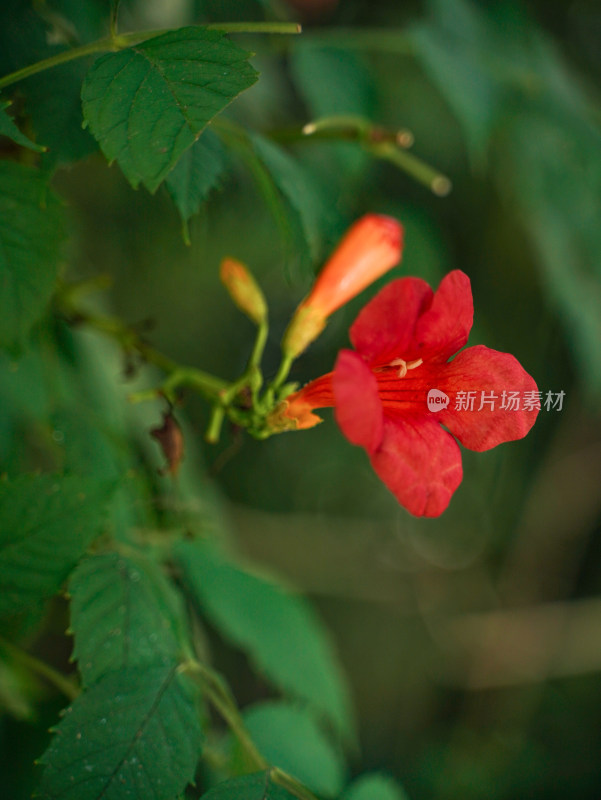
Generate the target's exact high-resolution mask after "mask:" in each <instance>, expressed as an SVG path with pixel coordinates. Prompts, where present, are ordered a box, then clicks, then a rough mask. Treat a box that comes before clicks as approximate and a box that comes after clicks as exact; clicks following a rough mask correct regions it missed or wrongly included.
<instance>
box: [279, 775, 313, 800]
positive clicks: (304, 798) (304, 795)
mask: <svg viewBox="0 0 601 800" xmlns="http://www.w3.org/2000/svg"><path fill="white" fill-rule="evenodd" d="M269 777H270V778H271V780H272V781H273V783H277V784H278V785H279V786H281V787H282V788H284V789H286V790H287V791H288V792H290V793H291V794H293V795H295V796H296V797H298V798H299V800H317V798H316V797H315V795H314V794H313V792H310V791H309V789H307V787H306V786H304V785H303V784H302V783H301V782H300V781H298V780H297V779H296V778H293V777H292V775H289V774H288V773H287V772H284V770H283V769H280V768H279V767H272V768H271V769H270V770H269Z"/></svg>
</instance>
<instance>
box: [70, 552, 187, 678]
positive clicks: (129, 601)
mask: <svg viewBox="0 0 601 800" xmlns="http://www.w3.org/2000/svg"><path fill="white" fill-rule="evenodd" d="M69 594H70V595H71V629H72V632H73V633H74V635H75V646H74V648H73V657H74V658H75V659H77V661H78V666H79V671H80V673H81V676H82V679H83V681H84V683H85V684H86V685H90V684H93V683H95V682H96V681H97V680H98V679H99V678H100V677H102V675H104V674H106V673H107V672H111V671H115V670H120V669H126V668H128V667H138V668H144V667H147V666H148V665H149V664H154V665H156V666H159V665H161V664H162V665H169V664H173V663H174V662H175V661H177V660H178V659H179V657H180V656H181V655H182V653H181V651H182V649H183V645H182V634H181V633H180V628H179V620H181V619H183V618H184V610H183V608H182V607H181V603H180V598H179V595H178V594H177V593H176V592H175V591H174V589H173V588H172V587H171V586H170V585H169V583H168V581H167V579H166V578H165V576H164V575H163V573H162V571H161V569H160V568H159V567H158V566H157V565H156V564H154V563H153V562H151V561H147V560H142V559H141V558H140V559H134V558H132V557H125V556H122V555H118V554H117V553H104V554H101V555H95V556H91V557H90V558H87V559H85V560H84V561H82V562H81V564H79V566H78V567H77V569H76V570H75V572H74V573H73V575H72V576H71V580H70V581H69Z"/></svg>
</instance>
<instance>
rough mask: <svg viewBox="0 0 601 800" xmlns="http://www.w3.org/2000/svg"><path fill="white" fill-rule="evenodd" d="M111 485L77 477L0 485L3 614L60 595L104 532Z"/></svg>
mask: <svg viewBox="0 0 601 800" xmlns="http://www.w3.org/2000/svg"><path fill="white" fill-rule="evenodd" d="M111 491H112V487H110V486H107V484H106V483H99V482H97V481H94V480H91V479H87V478H79V477H76V476H66V477H65V476H56V475H37V476H30V475H23V476H20V477H19V478H16V479H15V480H12V481H2V482H0V519H2V528H1V529H0V575H1V576H2V589H1V591H0V613H1V614H6V613H15V612H18V611H21V610H22V609H24V608H27V607H29V606H32V605H33V604H35V603H37V602H38V601H39V600H40V599H43V598H47V597H51V596H52V595H53V594H55V593H56V592H57V591H58V590H59V588H60V586H61V584H62V583H63V581H64V580H65V579H66V578H67V576H68V575H69V573H70V572H71V570H72V569H73V568H74V567H75V565H76V564H77V562H78V560H79V559H80V557H81V556H82V554H83V553H84V552H85V550H86V548H87V547H88V545H89V544H90V542H91V541H92V540H93V539H94V538H95V537H96V536H98V535H99V534H100V533H101V531H102V525H103V520H104V511H105V504H106V501H107V499H108V497H109V495H110V493H111Z"/></svg>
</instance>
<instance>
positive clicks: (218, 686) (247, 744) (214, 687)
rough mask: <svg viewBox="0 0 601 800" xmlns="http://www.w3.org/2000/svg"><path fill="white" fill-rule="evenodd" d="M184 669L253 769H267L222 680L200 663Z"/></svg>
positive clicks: (193, 662) (188, 663)
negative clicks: (230, 732)
mask: <svg viewBox="0 0 601 800" xmlns="http://www.w3.org/2000/svg"><path fill="white" fill-rule="evenodd" d="M183 668H184V670H185V671H188V672H190V673H192V675H193V676H194V677H196V678H197V679H198V681H199V683H200V684H201V686H202V688H203V690H204V692H205V694H206V695H207V697H208V698H209V700H210V701H211V703H212V704H213V706H214V707H215V709H216V710H217V711H218V712H219V714H220V715H221V717H222V718H223V720H224V722H225V723H226V724H227V726H228V728H229V729H230V730H231V731H232V733H233V734H234V736H235V737H236V739H237V740H238V742H239V743H240V745H241V747H242V749H243V750H244V752H245V753H246V755H247V756H248V758H249V759H250V761H251V764H252V765H253V767H255V768H256V769H257V770H264V769H267V767H268V764H267V761H266V760H265V759H264V758H263V756H262V755H261V753H259V751H258V750H257V746H256V745H255V743H254V742H253V740H252V739H251V737H250V734H249V732H248V731H247V730H246V727H245V725H244V721H243V719H242V717H241V716H240V712H239V711H238V707H237V706H236V703H235V702H234V700H233V698H232V697H231V695H230V693H229V691H228V690H227V687H226V686H225V684H224V682H223V680H222V678H221V677H220V676H219V675H218V674H217V673H215V672H213V670H212V669H210V668H209V667H207V666H206V665H205V664H201V663H200V662H199V661H188V662H187V663H186V664H185V665H184V667H183Z"/></svg>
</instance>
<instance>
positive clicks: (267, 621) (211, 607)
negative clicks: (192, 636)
mask: <svg viewBox="0 0 601 800" xmlns="http://www.w3.org/2000/svg"><path fill="white" fill-rule="evenodd" d="M175 555H176V558H177V559H178V561H179V563H180V564H181V566H182V569H183V572H184V576H185V579H186V581H187V583H188V584H189V586H190V588H191V590H192V592H193V593H194V595H195V597H196V599H197V600H198V602H199V604H200V607H201V608H202V610H203V611H204V613H205V614H206V615H207V617H208V618H209V619H210V620H211V622H212V623H213V624H214V625H215V626H216V627H217V628H218V629H219V631H220V632H221V633H222V634H223V635H224V636H225V637H226V638H227V639H229V640H230V641H231V642H233V643H234V644H235V645H237V646H238V647H241V648H242V649H243V650H245V651H246V652H247V653H248V655H249V657H250V658H251V660H252V661H253V662H254V664H255V665H256V667H257V668H258V669H259V670H260V671H261V672H263V673H264V674H265V675H266V677H267V678H269V679H270V680H271V681H272V682H273V683H274V684H276V685H277V686H279V687H280V688H281V689H283V690H284V691H286V692H290V693H291V694H292V695H295V696H297V697H299V698H301V699H303V700H305V701H307V702H308V703H309V704H310V705H311V706H312V707H313V708H315V709H316V710H317V711H319V712H320V713H322V714H325V715H326V716H327V717H328V718H329V719H330V720H331V721H332V722H333V723H334V725H335V726H336V728H337V729H338V731H340V732H342V733H343V734H344V735H345V736H347V737H350V736H352V732H353V721H352V712H351V707H350V702H349V696H348V691H347V687H346V683H345V680H344V676H343V674H342V671H341V669H340V666H339V664H338V661H337V659H336V656H335V654H334V651H333V648H332V645H331V643H330V640H329V638H328V635H327V633H326V630H325V629H324V627H323V626H322V624H321V622H320V621H319V619H318V618H317V616H316V615H315V613H314V612H313V610H312V608H311V607H310V605H309V603H308V602H307V601H306V600H305V599H304V598H302V597H300V596H298V595H296V594H293V593H292V592H290V591H288V590H287V589H285V588H284V587H283V586H281V585H279V584H277V583H276V582H275V581H272V580H268V579H266V578H263V577H259V576H258V575H255V574H252V573H250V572H247V571H245V570H243V569H241V568H240V567H237V566H235V565H234V564H232V563H230V562H228V561H227V560H226V559H225V557H224V556H222V555H221V554H220V553H218V552H217V550H216V549H215V548H213V547H212V546H210V545H209V544H208V543H206V542H201V541H195V542H182V543H180V544H179V545H178V546H177V548H176V551H175Z"/></svg>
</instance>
